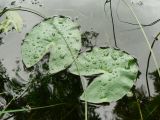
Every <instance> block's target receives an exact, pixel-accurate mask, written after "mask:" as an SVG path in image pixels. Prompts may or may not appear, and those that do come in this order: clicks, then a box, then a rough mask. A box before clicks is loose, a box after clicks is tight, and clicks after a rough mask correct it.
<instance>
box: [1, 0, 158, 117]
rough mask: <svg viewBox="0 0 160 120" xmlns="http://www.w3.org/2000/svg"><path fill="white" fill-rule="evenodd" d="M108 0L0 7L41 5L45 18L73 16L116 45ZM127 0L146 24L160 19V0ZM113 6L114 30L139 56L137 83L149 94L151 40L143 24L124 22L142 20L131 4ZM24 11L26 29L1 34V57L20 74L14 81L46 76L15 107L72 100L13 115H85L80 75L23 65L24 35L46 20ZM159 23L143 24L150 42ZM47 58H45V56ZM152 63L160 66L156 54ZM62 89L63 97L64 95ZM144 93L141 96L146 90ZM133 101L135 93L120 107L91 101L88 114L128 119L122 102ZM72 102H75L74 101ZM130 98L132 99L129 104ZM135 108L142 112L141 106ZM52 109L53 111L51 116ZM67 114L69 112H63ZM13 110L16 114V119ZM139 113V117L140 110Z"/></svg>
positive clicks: (35, 0) (35, 1)
mask: <svg viewBox="0 0 160 120" xmlns="http://www.w3.org/2000/svg"><path fill="white" fill-rule="evenodd" d="M11 3H12V4H11ZM104 3H105V0H81V1H80V0H17V1H16V2H14V3H13V2H12V1H10V0H1V1H0V7H1V8H4V7H15V6H22V7H26V8H31V9H33V10H36V11H38V12H39V13H41V14H42V15H44V16H46V17H51V16H55V15H64V16H69V17H71V18H73V19H74V20H76V21H77V22H78V23H79V24H80V25H81V31H82V32H85V31H95V32H96V33H99V35H98V37H96V38H95V39H94V40H96V41H97V44H96V45H97V46H101V47H106V46H112V47H114V38H113V33H112V23H111V17H110V9H109V4H106V7H105V8H106V14H105V13H104ZM128 3H129V4H131V5H132V7H133V8H134V9H135V12H136V14H137V16H138V18H139V20H140V22H141V23H142V24H149V23H151V22H153V21H155V20H157V19H159V17H160V14H159V12H160V7H159V6H160V1H159V0H131V1H129V0H128ZM112 9H113V18H114V24H115V35H116V38H117V44H118V47H119V48H120V49H122V50H124V51H127V52H128V53H130V54H131V55H133V56H134V57H135V58H137V60H138V63H139V68H140V71H141V75H140V77H139V78H138V80H137V82H136V84H135V86H136V88H137V89H140V90H142V91H143V92H144V95H146V96H148V94H147V87H146V78H145V70H146V65H147V58H148V54H149V49H148V46H147V43H146V41H145V39H144V37H143V34H142V32H141V30H140V29H135V28H139V26H137V25H130V24H126V23H123V22H120V20H121V21H128V22H131V23H137V22H136V20H135V18H134V17H133V15H132V14H131V12H130V11H129V9H128V8H127V6H126V5H125V4H124V3H123V2H122V1H121V0H112ZM19 13H20V15H21V16H22V18H23V20H24V24H25V25H24V27H23V30H22V32H21V33H17V32H15V31H12V32H9V33H7V34H6V35H4V34H2V35H1V37H2V38H3V39H2V42H3V44H1V45H0V59H1V62H2V65H3V67H5V69H6V74H7V75H8V76H9V78H10V79H16V80H15V81H16V84H22V86H23V84H25V83H27V82H28V80H29V78H30V76H31V74H32V76H34V77H33V79H35V78H36V79H39V80H41V81H42V82H41V81H36V82H35V83H33V86H34V87H35V88H34V87H33V88H32V89H33V90H31V91H30V94H31V95H28V96H26V99H20V101H18V100H17V101H15V102H14V104H13V105H12V106H11V107H10V108H16V105H17V108H22V107H23V105H26V103H27V104H29V103H30V105H33V106H44V105H49V104H53V103H59V102H61V103H63V102H66V103H68V104H66V105H63V106H59V107H57V108H54V109H51V108H49V109H50V110H47V111H45V110H38V112H37V111H36V112H31V113H29V112H28V113H23V114H22V113H17V114H13V117H11V118H12V119H16V120H23V119H24V120H39V119H42V120H44V119H46V120H47V119H49V120H60V119H65V120H82V119H84V108H83V107H84V106H83V103H81V102H80V101H79V99H78V97H79V96H80V94H81V93H82V88H81V87H79V86H81V83H80V81H78V80H79V78H76V76H75V77H74V78H72V76H70V75H68V73H66V71H63V72H62V73H59V75H57V76H54V77H55V78H54V77H53V76H45V75H44V74H43V72H45V71H38V72H37V70H36V68H35V69H34V70H32V72H30V71H27V70H25V69H24V65H23V63H22V57H21V48H20V46H21V43H22V40H23V39H24V38H25V34H26V33H28V32H29V31H30V30H31V29H32V27H33V26H34V25H35V24H37V23H39V22H40V21H41V20H42V18H41V17H39V16H36V15H35V14H32V13H28V12H24V11H19ZM159 26H160V23H159V22H157V23H156V24H154V25H152V26H148V27H145V28H144V30H145V32H146V34H147V36H148V38H149V40H150V41H149V42H150V43H151V42H152V41H153V40H154V37H155V36H156V35H157V34H158V33H159V32H160V29H159ZM159 48H160V44H159V42H156V45H155V46H154V52H155V55H156V58H157V60H158V63H159V64H160V61H159V60H160V52H159ZM46 57H47V56H46ZM43 62H45V60H44V61H43ZM43 62H42V63H43ZM150 63H151V64H150V68H149V71H150V72H153V71H154V70H156V67H155V65H154V62H153V60H152V59H151V62H150ZM41 67H42V66H41V63H40V65H39V66H37V68H41ZM66 76H68V77H66ZM59 79H60V80H59ZM69 79H71V80H72V82H70V81H69ZM46 80H47V81H48V82H49V84H47V81H46ZM54 81H55V82H54ZM62 83H64V84H65V85H66V86H65V85H63V84H62ZM153 83H154V81H153V80H151V79H150V80H149V84H150V90H151V95H152V96H155V95H156V94H157V93H156V92H155V84H153ZM157 84H158V83H157ZM53 85H54V87H53ZM75 86H76V87H75ZM77 86H78V87H77ZM59 87H60V88H64V90H63V89H60V88H59ZM46 88H48V90H49V92H51V93H50V94H51V95H50V94H49V93H48V91H47V90H46ZM43 89H44V91H43ZM71 89H72V90H71ZM45 90H46V91H45ZM8 91H9V90H8ZM36 91H38V92H39V93H41V94H37V92H36ZM9 92H10V91H9ZM13 94H14V93H13ZM42 94H43V95H42ZM62 94H63V96H61V95H62ZM139 95H140V96H141V95H142V94H139ZM33 96H34V97H33ZM74 98H75V100H74ZM7 99H9V98H7ZM10 99H11V98H10ZM39 99H41V100H39ZM43 99H44V100H43ZM46 99H48V100H46ZM52 99H54V100H52ZM126 99H127V100H128V99H129V100H130V101H129V100H128V101H129V102H126V101H127V100H126ZM26 100H28V101H26ZM33 100H35V101H33ZM132 100H133V99H131V98H124V101H123V100H122V101H120V103H119V104H120V105H119V107H117V108H115V107H116V105H117V103H116V102H113V103H110V105H108V104H102V105H89V114H90V115H89V118H88V119H90V120H116V119H117V120H120V119H122V120H123V119H124V120H129V118H127V117H126V118H125V116H127V112H126V111H127V110H126V111H125V110H124V111H125V112H126V113H123V112H122V111H123V109H122V106H123V105H124V106H125V104H124V102H126V105H128V106H130V105H133V102H132ZM34 102H37V103H34ZM71 102H72V104H71V105H70V103H71ZM130 102H131V104H129V103H130ZM133 106H134V105H133ZM158 107H159V106H158ZM124 108H125V107H124ZM115 109H116V111H115ZM127 109H132V108H127ZM120 110H121V111H120ZM136 110H137V111H138V108H137V109H136ZM132 112H133V111H132ZM132 112H131V113H128V116H132V115H137V114H136V113H135V114H134V113H133V114H132ZM52 113H54V114H53V115H51V114H52ZM65 113H66V114H65ZM144 113H145V112H144ZM40 114H44V115H43V117H42V116H41V117H42V118H39V117H38V115H40ZM64 114H65V115H66V116H64ZM14 115H15V116H17V117H15V118H14ZM28 116H29V117H28ZM44 116H48V118H45V117H44ZM54 116H56V117H54ZM62 116H63V117H62ZM137 116H139V114H138V115H137ZM133 119H140V118H139V117H137V118H133ZM147 119H148V118H147ZM158 119H159V118H155V120H158Z"/></svg>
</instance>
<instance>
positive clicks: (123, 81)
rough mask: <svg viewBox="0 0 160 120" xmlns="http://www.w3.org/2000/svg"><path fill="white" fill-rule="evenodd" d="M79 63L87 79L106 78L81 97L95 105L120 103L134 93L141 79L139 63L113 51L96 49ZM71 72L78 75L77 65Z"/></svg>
mask: <svg viewBox="0 0 160 120" xmlns="http://www.w3.org/2000/svg"><path fill="white" fill-rule="evenodd" d="M76 63H77V65H78V69H79V72H80V74H81V75H83V76H91V75H94V74H100V73H101V74H102V75H99V76H98V77H96V78H95V79H94V80H93V82H92V83H91V84H90V85H89V86H88V87H87V88H86V90H85V92H84V93H85V94H84V93H83V94H82V96H81V100H86V101H88V102H92V103H102V102H112V101H117V100H119V99H120V98H122V97H123V96H124V95H126V94H127V93H128V92H129V91H130V89H131V87H132V86H133V85H134V82H135V79H136V78H137V73H138V65H137V62H136V60H135V59H134V58H133V57H132V56H131V55H128V54H127V53H125V52H122V51H120V50H115V49H112V48H107V49H100V48H94V49H93V51H91V52H86V53H82V54H81V55H80V56H79V57H78V59H77V60H76ZM69 70H70V72H71V73H73V74H76V75H78V72H77V69H76V66H75V64H73V65H72V66H71V68H70V69H69Z"/></svg>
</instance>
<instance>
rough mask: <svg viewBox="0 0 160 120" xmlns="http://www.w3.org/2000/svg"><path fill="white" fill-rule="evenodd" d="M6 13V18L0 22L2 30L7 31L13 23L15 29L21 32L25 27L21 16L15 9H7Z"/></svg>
mask: <svg viewBox="0 0 160 120" xmlns="http://www.w3.org/2000/svg"><path fill="white" fill-rule="evenodd" d="M5 15H6V18H5V19H4V20H3V21H2V22H1V23H0V30H1V31H3V32H5V33H6V32H8V31H9V29H10V27H11V26H12V25H13V27H14V28H15V30H16V31H17V32H20V31H21V30H22V27H23V20H22V18H21V16H20V15H19V14H18V13H17V12H15V11H7V12H6V13H5Z"/></svg>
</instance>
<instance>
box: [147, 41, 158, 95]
mask: <svg viewBox="0 0 160 120" xmlns="http://www.w3.org/2000/svg"><path fill="white" fill-rule="evenodd" d="M155 42H156V39H154V40H153V42H152V45H151V49H153V46H154V44H155ZM150 58H151V51H150V52H149V55H148V60H147V68H146V83H147V90H148V95H149V98H150V97H151V93H150V89H149V82H148V69H149V63H150Z"/></svg>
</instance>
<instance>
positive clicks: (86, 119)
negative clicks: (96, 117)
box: [54, 25, 88, 120]
mask: <svg viewBox="0 0 160 120" xmlns="http://www.w3.org/2000/svg"><path fill="white" fill-rule="evenodd" d="M54 27H55V29H56V30H57V32H58V33H59V34H60V35H61V36H62V38H63V40H64V42H65V43H66V45H67V48H68V50H69V52H70V54H71V56H72V59H73V62H74V63H75V66H76V69H77V72H78V74H79V76H80V78H81V74H80V71H79V68H78V64H77V62H76V58H75V56H74V54H73V53H72V50H71V48H70V46H69V44H68V42H67V40H66V39H65V37H64V36H63V34H62V33H61V32H60V31H59V30H58V28H57V27H56V26H55V25H54ZM82 80H83V79H81V81H82ZM81 83H83V81H82V82H81ZM82 86H83V85H82ZM84 95H85V98H86V93H85V90H84ZM87 106H88V105H87V101H86V99H85V120H88V112H87V111H88V108H87Z"/></svg>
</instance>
